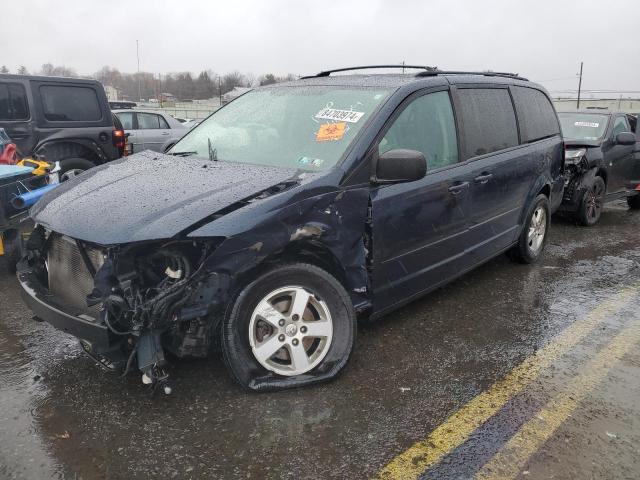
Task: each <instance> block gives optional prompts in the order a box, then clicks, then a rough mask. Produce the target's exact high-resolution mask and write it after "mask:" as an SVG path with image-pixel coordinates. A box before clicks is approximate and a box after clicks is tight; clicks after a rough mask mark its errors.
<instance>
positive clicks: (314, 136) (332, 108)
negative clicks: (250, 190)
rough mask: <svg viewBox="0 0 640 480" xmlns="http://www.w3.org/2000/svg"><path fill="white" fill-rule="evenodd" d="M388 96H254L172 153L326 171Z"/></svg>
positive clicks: (358, 91)
mask: <svg viewBox="0 0 640 480" xmlns="http://www.w3.org/2000/svg"><path fill="white" fill-rule="evenodd" d="M389 93H390V91H389V90H384V89H379V88H376V89H369V88H355V87H339V86H300V87H275V88H265V89H260V90H254V91H250V92H248V93H246V94H244V95H242V96H241V97H239V98H237V99H236V100H234V101H233V102H231V103H229V104H228V105H226V106H225V107H224V108H221V109H220V110H218V111H217V112H215V113H214V114H213V115H211V116H210V117H209V118H207V119H206V120H205V121H203V122H202V123H201V124H200V125H198V126H197V127H195V128H194V129H193V130H192V131H190V132H189V133H188V134H187V135H185V136H184V138H183V139H182V140H180V141H179V142H178V143H177V144H176V145H175V146H174V147H173V148H172V149H171V150H169V152H168V153H169V154H173V155H195V156H198V157H202V158H209V159H211V160H217V161H229V162H239V163H250V164H258V165H273V166H281V167H290V168H297V169H301V170H305V171H321V170H326V169H329V168H331V167H332V166H334V165H335V164H336V163H337V162H338V161H339V160H340V158H341V157H342V155H343V154H344V152H345V151H346V150H347V147H348V146H349V144H350V143H351V142H352V141H353V139H354V138H355V136H356V134H357V133H358V132H359V131H360V130H361V129H362V126H363V125H364V124H365V123H366V121H367V119H368V118H369V117H370V116H371V114H372V112H373V111H374V110H375V109H376V107H377V106H378V105H379V104H380V103H381V102H382V101H383V100H384V99H385V98H387V96H388V95H389Z"/></svg>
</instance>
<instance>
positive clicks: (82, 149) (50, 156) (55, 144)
mask: <svg viewBox="0 0 640 480" xmlns="http://www.w3.org/2000/svg"><path fill="white" fill-rule="evenodd" d="M98 149H99V147H98V146H97V145H95V148H94V145H92V142H90V141H85V140H81V139H68V138H65V139H51V140H46V141H44V142H42V143H41V144H39V145H38V146H37V147H36V148H35V149H34V152H35V153H36V155H43V156H44V158H45V160H47V161H51V162H55V161H61V160H65V159H67V158H84V159H85V160H88V161H90V162H92V163H93V164H95V165H98V164H100V163H102V162H103V160H104V159H103V158H102V157H103V155H102V156H101V154H100V152H99V151H98Z"/></svg>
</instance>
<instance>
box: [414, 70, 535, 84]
mask: <svg viewBox="0 0 640 480" xmlns="http://www.w3.org/2000/svg"><path fill="white" fill-rule="evenodd" d="M435 75H484V76H485V77H507V78H513V79H516V80H524V81H525V82H528V81H529V79H528V78H524V77H521V76H520V75H518V74H517V73H508V72H466V71H464V70H438V69H437V68H436V69H434V70H429V71H426V72H420V73H417V74H416V77H429V76H435Z"/></svg>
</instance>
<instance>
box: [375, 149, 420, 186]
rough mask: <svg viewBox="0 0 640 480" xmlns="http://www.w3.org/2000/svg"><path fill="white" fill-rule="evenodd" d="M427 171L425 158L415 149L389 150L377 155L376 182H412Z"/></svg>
mask: <svg viewBox="0 0 640 480" xmlns="http://www.w3.org/2000/svg"><path fill="white" fill-rule="evenodd" d="M426 173H427V160H426V159H425V158H424V155H423V154H422V152H418V151H416V150H404V149H396V150H389V151H388V152H385V153H383V154H382V155H380V156H379V157H378V166H377V168H376V181H377V182H378V183H399V182H413V181H415V180H420V179H421V178H423V177H424V176H425V175H426Z"/></svg>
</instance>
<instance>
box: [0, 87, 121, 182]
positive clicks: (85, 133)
mask: <svg viewBox="0 0 640 480" xmlns="http://www.w3.org/2000/svg"><path fill="white" fill-rule="evenodd" d="M114 117H115V116H114V115H113V114H112V113H111V110H110V109H109V103H108V102H107V97H106V95H105V93H104V88H103V87H102V85H101V84H100V83H99V82H98V81H96V80H86V79H79V78H62V77H38V76H25V75H0V127H2V128H4V129H5V131H6V132H7V134H8V135H9V137H11V139H12V140H13V141H14V142H15V143H16V145H17V147H18V153H19V155H20V156H21V157H27V156H32V157H36V158H44V159H45V160H47V161H49V162H55V161H59V162H60V167H61V170H62V171H61V176H62V177H63V178H62V179H63V180H64V179H66V177H69V176H72V175H74V174H76V173H78V172H80V171H83V170H87V169H89V168H91V167H94V166H96V165H100V164H103V163H106V162H109V161H111V160H115V159H118V158H120V157H122V156H123V155H124V148H125V137H124V131H123V130H122V126H121V124H120V122H119V121H117V119H115V118H114Z"/></svg>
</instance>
